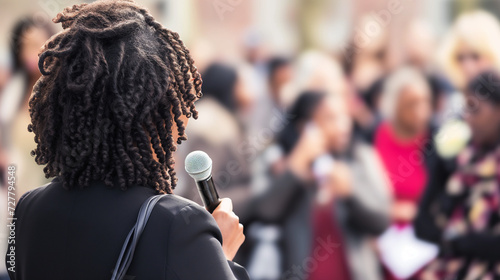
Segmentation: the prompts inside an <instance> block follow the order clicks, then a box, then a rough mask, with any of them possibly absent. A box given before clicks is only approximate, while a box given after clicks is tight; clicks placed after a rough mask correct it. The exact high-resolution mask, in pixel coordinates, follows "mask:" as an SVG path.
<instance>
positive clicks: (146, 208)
mask: <svg viewBox="0 0 500 280" xmlns="http://www.w3.org/2000/svg"><path fill="white" fill-rule="evenodd" d="M163 196H165V194H159V195H154V196H152V197H150V198H148V199H147V200H146V201H145V202H144V203H143V204H142V205H141V209H140V210H139V214H138V215H137V222H136V223H135V225H134V227H133V228H132V229H131V230H130V232H129V234H128V236H127V238H126V239H125V242H124V243H123V247H122V250H121V252H120V256H119V257H118V261H117V262H116V265H115V269H114V270H113V276H112V277H111V280H121V279H123V277H124V276H125V273H127V270H128V267H129V266H130V263H131V262H132V257H133V256H134V251H135V247H136V246H137V242H138V241H139V237H140V236H141V234H142V232H143V230H144V227H145V226H146V223H147V222H148V219H149V216H150V215H151V211H153V208H154V206H155V205H156V203H157V202H158V201H159V200H160V198H162V197H163Z"/></svg>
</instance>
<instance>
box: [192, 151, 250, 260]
mask: <svg viewBox="0 0 500 280" xmlns="http://www.w3.org/2000/svg"><path fill="white" fill-rule="evenodd" d="M185 169H186V172H187V173H188V174H189V176H191V177H192V178H193V179H194V181H195V182H196V186H197V188H198V192H199V193H200V196H201V200H202V201H203V204H204V206H205V208H206V209H207V211H209V212H210V213H212V216H213V217H214V219H215V221H216V222H217V225H218V226H219V229H220V231H221V234H222V250H223V251H224V255H226V258H227V259H228V260H232V259H233V258H234V256H235V255H236V252H238V249H239V248H240V246H241V244H243V241H244V240H245V235H244V234H243V225H242V224H240V222H239V218H238V216H236V214H235V213H234V212H233V203H232V202H231V199H229V198H223V199H220V198H219V194H218V193H217V190H216V189H215V184H214V181H213V179H212V159H211V158H210V157H209V156H208V155H207V154H206V153H205V152H203V151H194V152H191V153H189V154H188V155H187V156H186V160H185Z"/></svg>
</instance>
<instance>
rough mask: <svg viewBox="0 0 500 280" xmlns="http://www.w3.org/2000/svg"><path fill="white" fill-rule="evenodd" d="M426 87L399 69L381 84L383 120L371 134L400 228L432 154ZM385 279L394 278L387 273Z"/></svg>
mask: <svg viewBox="0 0 500 280" xmlns="http://www.w3.org/2000/svg"><path fill="white" fill-rule="evenodd" d="M431 98H432V97H431V91H430V88H429V85H428V83H427V81H426V79H425V78H424V76H423V75H422V74H421V73H420V72H418V71H417V70H415V69H412V68H402V69H400V70H397V71H396V72H395V73H394V74H392V75H391V76H390V77H389V78H388V79H387V81H386V84H385V85H384V92H383V95H382V99H381V104H380V106H381V107H380V108H381V113H382V115H383V117H384V121H383V122H382V123H381V124H380V125H379V127H378V128H377V129H376V131H375V135H374V146H375V149H376V150H377V151H378V153H379V155H380V157H381V160H382V163H383V165H384V167H385V170H386V172H387V175H388V177H389V179H390V181H391V185H392V191H393V205H392V211H391V213H392V220H393V223H394V224H396V225H398V227H400V228H404V227H405V226H408V225H409V224H411V222H412V220H413V219H414V217H415V216H416V213H417V207H418V202H419V199H420V196H421V194H422V193H423V191H424V188H425V186H426V183H427V178H428V171H427V162H428V161H427V160H426V159H427V157H428V156H429V155H431V154H432V152H433V151H432V150H433V149H432V143H431V139H430V136H431V135H430V134H431V133H430V129H429V127H430V126H429V123H430V119H431V115H432V100H431ZM388 279H398V278H396V277H394V276H393V275H392V273H390V272H389V273H388Z"/></svg>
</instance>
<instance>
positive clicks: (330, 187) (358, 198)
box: [249, 91, 390, 280]
mask: <svg viewBox="0 0 500 280" xmlns="http://www.w3.org/2000/svg"><path fill="white" fill-rule="evenodd" d="M290 113H291V115H293V116H296V117H297V119H295V120H294V121H292V122H290V123H289V127H287V128H285V130H284V131H283V134H284V135H283V136H282V137H280V138H279V140H278V142H280V143H281V145H282V147H283V150H284V154H285V158H284V164H285V168H284V170H283V171H282V172H281V174H279V175H277V176H276V177H275V178H274V180H273V182H272V183H271V185H270V187H269V188H268V189H267V190H266V191H264V192H263V193H261V194H260V195H259V196H258V197H257V198H255V199H254V201H253V202H252V210H253V211H255V212H254V213H253V214H254V215H253V217H252V218H253V219H254V220H257V221H261V222H264V223H272V224H280V225H281V227H282V229H283V231H282V237H281V240H280V241H279V244H281V246H282V247H281V258H282V269H283V273H282V275H281V277H284V278H286V279H288V278H290V279H291V278H294V277H295V278H299V279H311V280H315V279H338V280H344V279H353V280H370V279H381V275H380V271H379V263H378V260H377V257H376V254H375V251H374V249H373V247H372V246H371V244H370V239H371V237H374V236H377V235H378V234H380V233H382V232H383V231H384V230H385V229H386V227H387V226H388V225H389V221H390V219H389V208H388V206H389V205H390V195H389V192H388V179H387V178H386V177H385V176H384V173H383V171H382V166H381V163H380V161H379V158H378V156H377V155H376V153H375V152H374V151H373V150H372V149H371V148H370V147H369V146H368V145H365V144H363V143H361V142H359V141H356V140H355V139H352V137H351V136H352V135H351V129H352V119H351V117H350V113H349V109H348V106H347V101H346V97H345V96H343V95H342V94H337V95H334V94H326V93H322V92H316V91H313V92H310V91H309V92H305V93H303V94H301V95H300V97H299V98H298V99H297V100H296V102H295V103H294V106H293V107H292V109H291V112H290ZM249 270H250V271H252V269H251V267H250V268H249ZM250 273H251V272H250ZM257 279H258V278H257ZM280 279H281V278H280Z"/></svg>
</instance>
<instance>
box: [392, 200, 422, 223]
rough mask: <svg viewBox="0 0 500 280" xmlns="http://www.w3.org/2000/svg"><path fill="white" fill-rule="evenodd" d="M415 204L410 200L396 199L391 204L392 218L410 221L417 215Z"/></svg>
mask: <svg viewBox="0 0 500 280" xmlns="http://www.w3.org/2000/svg"><path fill="white" fill-rule="evenodd" d="M417 210H418V209H417V205H416V204H415V203H413V202H411V201H396V202H394V205H393V206H392V218H393V220H395V221H399V222H410V221H412V220H413V219H414V218H415V216H416V215H417Z"/></svg>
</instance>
